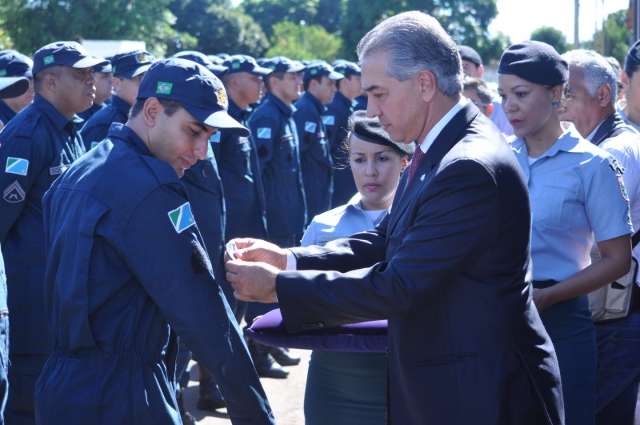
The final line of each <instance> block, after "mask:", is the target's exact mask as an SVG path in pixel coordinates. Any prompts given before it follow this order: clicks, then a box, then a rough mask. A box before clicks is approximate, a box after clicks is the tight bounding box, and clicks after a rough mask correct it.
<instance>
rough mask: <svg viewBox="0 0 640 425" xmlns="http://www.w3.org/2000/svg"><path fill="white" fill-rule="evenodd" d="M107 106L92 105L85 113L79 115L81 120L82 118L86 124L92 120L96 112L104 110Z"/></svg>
mask: <svg viewBox="0 0 640 425" xmlns="http://www.w3.org/2000/svg"><path fill="white" fill-rule="evenodd" d="M105 106H106V105H105V104H104V103H103V104H102V105H96V104H95V103H94V104H93V105H91V107H90V108H89V109H87V110H85V111H82V112H80V113H79V114H78V116H79V117H80V118H82V119H83V120H84V121H85V122H86V121H87V120H88V119H89V118H91V117H92V116H93V115H94V114H95V113H96V112H98V111H99V110H100V109H102V108H104V107H105Z"/></svg>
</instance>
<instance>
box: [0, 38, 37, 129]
mask: <svg viewBox="0 0 640 425" xmlns="http://www.w3.org/2000/svg"><path fill="white" fill-rule="evenodd" d="M32 68H33V61H32V60H31V58H30V57H28V56H25V55H23V54H22V53H20V52H16V51H15V50H3V51H1V52H0V78H10V77H24V78H27V79H28V81H29V88H28V89H27V90H26V91H24V92H23V93H21V94H19V95H16V96H10V97H5V98H4V99H0V129H2V127H3V126H5V125H7V123H8V122H9V120H11V119H12V118H13V117H15V116H16V114H17V113H18V112H20V111H21V110H23V109H24V108H26V107H27V105H29V104H30V103H31V101H32V100H33V84H32V82H31V79H32V76H33V75H32V73H31V69H32Z"/></svg>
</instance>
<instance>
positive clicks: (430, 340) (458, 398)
mask: <svg viewBox="0 0 640 425" xmlns="http://www.w3.org/2000/svg"><path fill="white" fill-rule="evenodd" d="M405 185H406V173H405V176H404V178H403V179H402V181H401V184H400V187H399V189H398V194H397V195H396V199H395V200H394V204H393V207H392V208H391V213H390V215H389V216H388V218H387V219H385V220H384V221H383V222H382V223H381V224H380V226H379V227H378V228H377V229H376V230H375V231H371V232H365V233H360V234H356V235H353V236H352V237H350V238H347V239H341V240H337V241H335V242H330V243H329V244H327V245H326V246H325V247H308V248H294V249H293V253H294V254H295V256H296V258H297V264H298V269H302V270H306V271H302V272H283V273H280V274H279V275H278V278H277V294H278V299H279V301H280V308H281V310H282V314H283V317H284V323H285V325H286V327H287V328H288V329H289V331H292V332H295V331H301V330H305V329H314V328H322V327H325V326H335V325H338V324H342V323H346V322H355V321H362V320H374V319H388V320H389V353H388V354H389V384H388V397H389V419H390V423H392V424H394V425H425V424H448V425H468V424H475V425H507V424H508V425H542V424H554V425H555V424H562V423H564V413H563V404H562V395H561V394H562V393H561V386H560V374H559V369H558V363H557V359H556V354H555V351H554V348H553V345H552V343H551V340H550V339H549V336H548V335H547V332H546V331H545V329H544V326H543V324H542V322H541V320H540V317H539V315H538V311H537V309H536V307H535V305H534V304H533V301H532V295H531V286H530V284H529V283H528V282H526V281H525V276H526V272H527V267H528V257H529V233H530V209H529V201H528V196H527V189H526V186H525V184H524V182H523V177H522V174H521V172H520V169H519V166H518V162H517V161H516V158H515V156H514V154H513V152H511V149H510V148H509V145H508V144H507V143H505V141H504V139H503V138H502V136H501V135H500V134H499V132H498V131H497V129H496V128H495V127H494V126H493V124H491V122H490V121H488V120H487V119H486V118H485V117H484V116H483V115H482V114H480V113H479V111H478V109H477V108H476V107H475V106H473V105H467V106H465V107H463V109H462V110H460V111H459V112H458V113H457V114H456V115H454V117H453V119H452V120H451V121H450V122H449V123H448V124H447V125H446V126H445V127H444V129H443V130H442V132H441V133H440V135H439V136H438V137H437V138H436V140H435V141H434V143H433V145H431V147H430V148H429V150H428V152H427V153H426V155H425V156H424V158H423V160H422V162H421V163H420V165H419V166H418V168H417V171H416V173H415V177H414V179H413V180H412V181H411V183H410V184H409V185H408V187H404V186H405ZM312 270H338V271H339V272H340V273H338V272H322V271H312Z"/></svg>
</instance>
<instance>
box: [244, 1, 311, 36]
mask: <svg viewBox="0 0 640 425" xmlns="http://www.w3.org/2000/svg"><path fill="white" fill-rule="evenodd" d="M318 4H319V0H244V1H243V2H242V7H243V9H244V12H245V13H246V14H247V15H249V16H251V17H252V18H253V19H254V20H255V21H256V22H257V23H258V24H259V25H260V27H262V30H263V31H264V32H265V34H267V36H268V37H269V38H271V36H272V35H273V33H274V31H275V27H276V25H277V24H279V23H281V22H284V21H290V22H293V23H296V24H311V23H314V22H315V18H316V15H317V13H318Z"/></svg>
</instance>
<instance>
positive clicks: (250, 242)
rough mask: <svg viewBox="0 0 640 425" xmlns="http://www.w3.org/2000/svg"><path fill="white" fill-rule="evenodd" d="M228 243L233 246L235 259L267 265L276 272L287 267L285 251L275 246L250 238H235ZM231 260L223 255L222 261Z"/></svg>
mask: <svg viewBox="0 0 640 425" xmlns="http://www.w3.org/2000/svg"><path fill="white" fill-rule="evenodd" d="M229 243H230V244H235V247H236V248H237V250H236V251H235V252H234V255H235V257H236V258H237V259H240V260H243V261H250V262H262V263H267V264H270V265H272V266H273V267H275V268H277V269H278V270H284V269H285V268H286V267H287V250H286V249H283V248H280V247H279V246H278V245H276V244H272V243H271V242H267V241H263V240H262V239H252V238H236V239H232V240H231V241H230V242H229ZM231 260H232V259H231V258H230V257H229V256H228V255H227V254H226V253H225V256H224V261H225V262H229V261H231Z"/></svg>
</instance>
